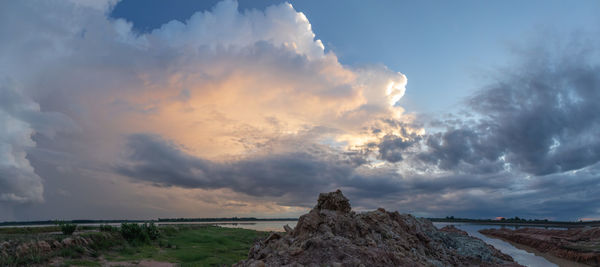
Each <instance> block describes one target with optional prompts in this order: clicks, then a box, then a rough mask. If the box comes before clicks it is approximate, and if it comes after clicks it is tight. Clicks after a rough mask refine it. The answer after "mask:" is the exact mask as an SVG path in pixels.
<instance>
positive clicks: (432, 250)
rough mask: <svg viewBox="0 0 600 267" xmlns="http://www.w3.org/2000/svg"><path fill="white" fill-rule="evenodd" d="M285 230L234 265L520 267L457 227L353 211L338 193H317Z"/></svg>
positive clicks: (395, 214)
mask: <svg viewBox="0 0 600 267" xmlns="http://www.w3.org/2000/svg"><path fill="white" fill-rule="evenodd" d="M286 230H287V229H286ZM289 230H290V231H286V232H287V233H281V234H277V235H273V234H272V235H270V236H269V237H268V238H266V239H264V240H261V241H259V242H257V243H256V244H254V246H253V247H252V248H251V249H250V252H249V255H248V259H247V260H244V261H240V262H239V263H237V264H236V266H262V265H263V264H264V265H265V266H520V265H518V264H516V263H515V262H514V261H513V259H512V258H511V257H510V256H508V255H506V254H503V253H501V252H500V251H498V250H496V249H495V248H493V247H492V246H490V245H487V244H486V243H485V242H483V241H482V240H480V239H477V238H473V237H470V236H468V235H465V234H466V233H463V232H461V231H460V230H458V229H452V228H447V229H446V230H445V231H440V230H438V229H437V228H435V226H433V224H432V223H431V222H429V221H428V220H425V219H419V218H415V217H413V216H412V215H408V214H399V213H398V212H387V211H385V210H384V209H377V210H375V211H370V212H364V213H355V212H353V211H352V210H351V207H350V202H349V201H348V199H347V198H346V197H345V196H344V195H343V194H342V192H341V191H340V190H338V191H336V192H331V193H326V194H320V195H319V199H318V201H317V205H316V206H315V207H314V208H313V209H312V210H311V211H310V212H309V213H308V214H305V215H303V216H301V217H300V218H299V220H298V224H297V225H296V227H295V228H294V229H293V230H292V229H289Z"/></svg>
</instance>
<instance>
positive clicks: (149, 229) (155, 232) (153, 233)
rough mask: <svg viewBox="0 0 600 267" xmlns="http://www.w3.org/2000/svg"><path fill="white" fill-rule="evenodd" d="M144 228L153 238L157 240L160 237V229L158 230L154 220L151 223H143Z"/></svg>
mask: <svg viewBox="0 0 600 267" xmlns="http://www.w3.org/2000/svg"><path fill="white" fill-rule="evenodd" d="M142 229H143V230H144V231H145V232H146V234H147V235H148V237H149V238H150V239H151V240H156V239H157V238H158V237H160V231H159V230H158V227H156V225H154V222H150V224H145V223H144V224H143V225H142Z"/></svg>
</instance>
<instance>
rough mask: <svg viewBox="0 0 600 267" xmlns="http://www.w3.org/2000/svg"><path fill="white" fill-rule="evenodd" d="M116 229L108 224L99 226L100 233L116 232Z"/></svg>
mask: <svg viewBox="0 0 600 267" xmlns="http://www.w3.org/2000/svg"><path fill="white" fill-rule="evenodd" d="M116 231H117V228H116V227H114V226H110V225H108V224H102V225H100V232H116Z"/></svg>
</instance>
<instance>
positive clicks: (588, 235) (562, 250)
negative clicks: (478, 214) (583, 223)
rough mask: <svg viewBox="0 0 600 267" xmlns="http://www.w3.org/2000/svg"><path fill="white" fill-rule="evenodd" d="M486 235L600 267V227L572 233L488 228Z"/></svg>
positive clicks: (575, 230) (532, 229) (579, 229)
mask: <svg viewBox="0 0 600 267" xmlns="http://www.w3.org/2000/svg"><path fill="white" fill-rule="evenodd" d="M479 232H481V233H482V234H484V235H489V236H495V237H500V238H503V239H506V240H510V241H513V242H515V243H519V244H522V245H526V246H530V247H532V248H535V249H537V250H539V251H541V252H546V253H549V254H552V255H554V256H557V257H559V258H564V259H568V260H572V261H576V262H580V263H584V264H588V265H591V266H600V227H586V228H576V229H569V230H548V229H541V228H521V229H517V230H510V229H506V228H505V229H485V230H481V231H479Z"/></svg>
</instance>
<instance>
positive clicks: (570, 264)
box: [482, 233, 592, 267]
mask: <svg viewBox="0 0 600 267" xmlns="http://www.w3.org/2000/svg"><path fill="white" fill-rule="evenodd" d="M482 235H485V236H487V237H489V238H493V239H500V240H502V241H504V242H507V243H509V244H511V245H512V246H514V247H515V248H518V249H521V250H524V251H527V252H529V253H533V254H534V255H536V256H540V257H542V258H544V259H546V260H548V261H549V262H552V263H554V264H556V265H558V266H560V267H592V266H591V265H587V264H583V263H580V262H576V261H571V260H568V259H564V258H560V257H557V256H554V255H552V254H550V253H546V252H541V251H539V250H537V249H535V248H533V247H530V246H526V245H523V244H520V243H517V242H514V241H511V240H508V239H505V238H502V237H498V236H493V235H486V234H483V233H482Z"/></svg>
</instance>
